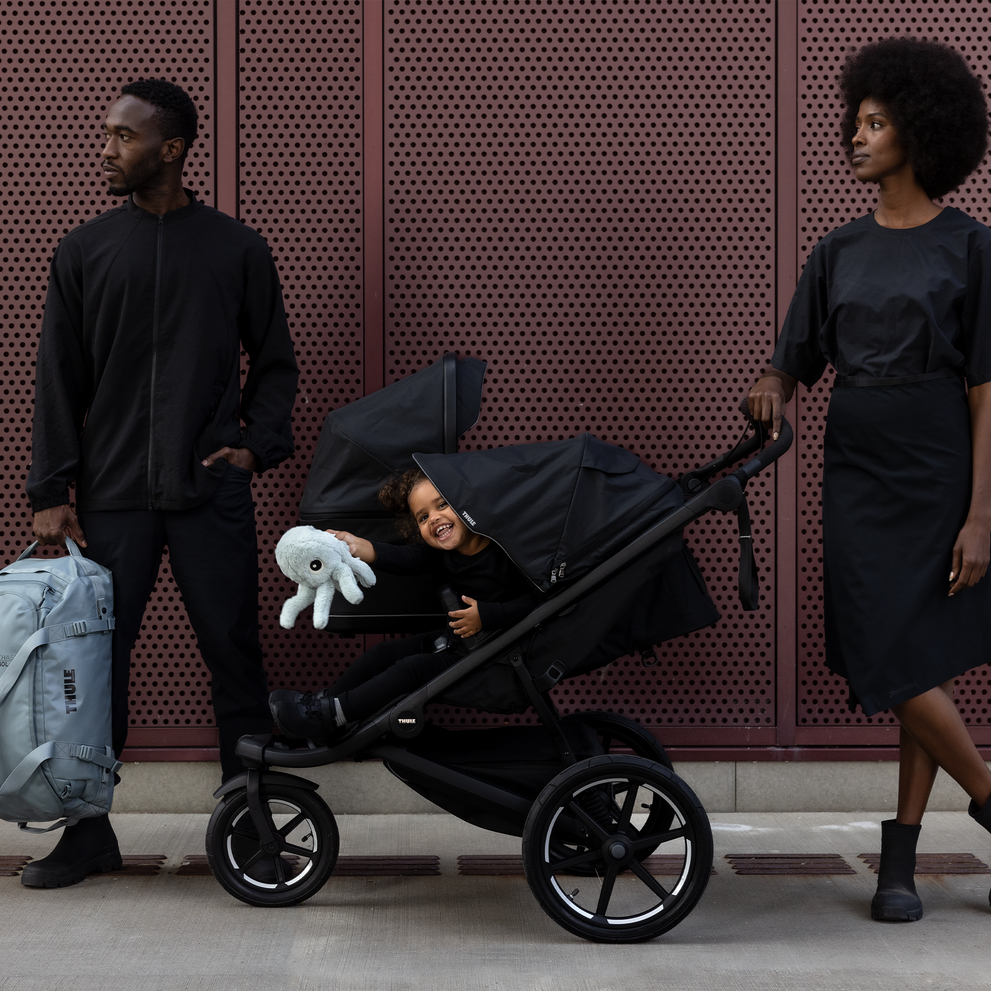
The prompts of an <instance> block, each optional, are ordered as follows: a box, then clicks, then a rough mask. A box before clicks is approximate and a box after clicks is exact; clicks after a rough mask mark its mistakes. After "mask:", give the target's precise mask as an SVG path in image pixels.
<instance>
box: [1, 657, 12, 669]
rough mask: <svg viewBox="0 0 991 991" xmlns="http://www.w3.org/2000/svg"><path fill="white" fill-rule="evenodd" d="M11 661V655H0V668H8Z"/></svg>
mask: <svg viewBox="0 0 991 991" xmlns="http://www.w3.org/2000/svg"><path fill="white" fill-rule="evenodd" d="M13 659H14V655H13V654H0V668H9V667H10V662H11V661H12V660H13Z"/></svg>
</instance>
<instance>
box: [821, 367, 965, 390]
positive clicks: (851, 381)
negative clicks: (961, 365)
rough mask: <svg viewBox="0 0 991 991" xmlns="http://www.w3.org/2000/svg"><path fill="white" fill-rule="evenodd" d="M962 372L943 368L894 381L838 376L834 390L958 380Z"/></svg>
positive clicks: (864, 376)
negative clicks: (934, 380)
mask: <svg viewBox="0 0 991 991" xmlns="http://www.w3.org/2000/svg"><path fill="white" fill-rule="evenodd" d="M958 378H962V375H961V373H960V372H955V371H954V370H953V369H952V368H941V369H940V370H939V371H938V372H923V373H922V374H921V375H903V376H902V377H901V378H894V379H872V378H868V377H867V376H866V375H837V376H836V380H835V381H834V382H833V388H834V389H866V388H869V387H872V386H880V387H881V388H883V387H884V386H887V385H911V384H912V383H913V382H928V381H929V380H930V379H958Z"/></svg>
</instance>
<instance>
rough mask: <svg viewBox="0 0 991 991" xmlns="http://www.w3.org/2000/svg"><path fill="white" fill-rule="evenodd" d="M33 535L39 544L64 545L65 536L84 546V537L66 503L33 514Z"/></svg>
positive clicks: (76, 519)
mask: <svg viewBox="0 0 991 991" xmlns="http://www.w3.org/2000/svg"><path fill="white" fill-rule="evenodd" d="M34 536H35V539H36V540H37V541H38V543H40V544H47V545H50V546H56V547H65V538H66V537H67V536H69V537H71V538H72V539H73V540H74V541H75V542H76V543H77V544H79V546H80V547H86V546H87V545H86V538H85V537H84V536H83V531H82V527H80V525H79V520H78V518H77V517H76V514H75V513H74V512H73V511H72V509H71V507H70V506H68V505H64V506H52V507H51V508H50V509H42V510H41V511H40V512H38V513H35V514H34Z"/></svg>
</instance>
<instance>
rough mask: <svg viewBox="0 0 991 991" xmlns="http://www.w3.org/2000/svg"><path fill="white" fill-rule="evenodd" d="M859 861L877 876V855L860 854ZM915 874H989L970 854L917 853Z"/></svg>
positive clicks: (985, 865)
mask: <svg viewBox="0 0 991 991" xmlns="http://www.w3.org/2000/svg"><path fill="white" fill-rule="evenodd" d="M859 856H860V859H861V860H862V861H863V862H864V863H865V864H867V866H868V867H869V868H870V869H871V870H872V871H873V872H874V873H875V874H877V869H878V865H879V864H880V863H881V854H879V853H861V854H859ZM915 873H916V874H991V867H988V865H987V864H986V863H984V861H983V860H980V859H979V858H977V857H975V856H974V854H972V853H919V854H916V857H915Z"/></svg>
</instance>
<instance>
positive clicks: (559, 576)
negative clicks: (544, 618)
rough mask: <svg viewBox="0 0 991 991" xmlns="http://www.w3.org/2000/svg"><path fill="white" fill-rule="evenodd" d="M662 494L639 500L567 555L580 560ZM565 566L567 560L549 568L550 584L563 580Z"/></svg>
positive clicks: (573, 559) (574, 559) (658, 499)
mask: <svg viewBox="0 0 991 991" xmlns="http://www.w3.org/2000/svg"><path fill="white" fill-rule="evenodd" d="M663 495H667V493H662V495H652V496H651V497H650V498H649V499H647V500H646V502H641V503H640V504H639V505H637V506H634V507H633V508H632V509H629V510H627V511H626V512H625V513H624V514H623V515H622V516H620V517H619V518H618V519H616V520H613V522H612V523H611V524H610V525H609V526H608V527H607V528H606V529H605V530H603V531H601V532H600V533H598V534H596V535H595V538H594V539H593V540H586V541H585V543H584V544H582V545H581V547H579V548H578V550H576V551H572V552H571V554H570V555H568V556H569V557H570V558H571V560H572V561H580V560H581V559H582V557H584V555H585V554H587V553H588V552H589V551H590V550H591V549H592V548H593V547H596V546H597V545H599V544H601V543H603V542H604V541H606V540H608V539H609V538H610V537H612V536H613V535H614V534H616V533H618V532H619V531H620V530H622V529H623V527H624V526H626V524H627V523H629V522H630V520H632V519H634V518H635V517H637V516H639V514H640V513H642V512H643V511H644V510H645V509H646V508H647V507H648V506H650V505H651V504H652V503H655V502H659V501H660V500H661V498H662V497H663ZM567 567H568V562H567V561H562V562H561V563H560V564H559V565H557V567H555V568H552V569H551V584H552V585H553V584H555V583H556V582H558V581H563V580H564V569H565V568H567Z"/></svg>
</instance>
